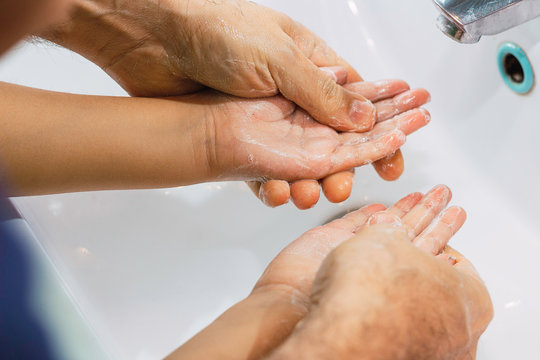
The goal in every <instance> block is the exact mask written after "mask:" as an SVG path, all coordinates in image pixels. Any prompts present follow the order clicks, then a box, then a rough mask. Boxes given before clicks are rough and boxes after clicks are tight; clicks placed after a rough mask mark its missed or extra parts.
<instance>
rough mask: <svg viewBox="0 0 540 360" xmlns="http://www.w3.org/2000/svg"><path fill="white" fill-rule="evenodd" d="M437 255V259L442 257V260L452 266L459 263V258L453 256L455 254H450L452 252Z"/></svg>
mask: <svg viewBox="0 0 540 360" xmlns="http://www.w3.org/2000/svg"><path fill="white" fill-rule="evenodd" d="M436 257H437V259H440V260H442V261H444V262H446V263H448V264H450V265H451V266H454V265H456V263H457V258H456V257H455V256H453V255H450V254H445V253H443V254H439V255H437V256H436Z"/></svg>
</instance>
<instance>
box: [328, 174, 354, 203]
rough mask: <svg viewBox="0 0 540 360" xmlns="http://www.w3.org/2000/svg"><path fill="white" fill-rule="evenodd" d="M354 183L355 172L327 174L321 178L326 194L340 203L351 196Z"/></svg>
mask: <svg viewBox="0 0 540 360" xmlns="http://www.w3.org/2000/svg"><path fill="white" fill-rule="evenodd" d="M353 184H354V173H352V172H351V171H343V172H340V173H337V174H333V175H330V176H327V177H326V178H324V179H323V180H321V185H322V189H323V192H324V195H325V196H326V198H327V199H328V201H330V202H332V203H340V202H343V201H345V200H347V199H348V198H349V197H350V196H351V192H352V187H353Z"/></svg>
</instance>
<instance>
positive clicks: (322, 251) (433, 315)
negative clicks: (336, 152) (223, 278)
mask: <svg viewBox="0 0 540 360" xmlns="http://www.w3.org/2000/svg"><path fill="white" fill-rule="evenodd" d="M450 198H451V193H450V191H449V189H448V188H446V187H445V186H437V187H435V188H434V189H433V190H431V191H430V192H429V193H427V194H426V195H425V196H422V194H420V193H414V194H411V195H409V196H407V197H405V198H403V199H402V200H400V201H399V202H397V203H396V204H395V205H393V206H392V207H390V208H389V209H387V210H386V208H385V207H384V206H383V205H378V204H375V205H369V206H366V207H364V208H362V209H360V210H357V211H354V212H352V213H350V214H348V215H346V216H345V217H343V218H341V219H338V220H335V221H332V222H331V223H328V224H326V225H323V226H320V227H317V228H314V229H312V230H310V231H308V232H306V233H305V234H303V235H302V236H301V237H300V238H298V239H297V240H295V241H294V242H292V243H291V244H290V245H289V246H287V247H286V248H285V249H284V250H283V251H281V253H280V254H279V255H278V256H277V257H276V258H275V259H274V260H273V261H272V262H271V263H270V265H269V266H268V267H267V269H266V271H265V272H264V274H263V275H262V276H261V278H260V280H259V281H258V282H257V284H256V285H255V288H254V289H253V292H252V293H251V294H250V295H249V296H248V297H247V298H246V299H245V300H243V301H242V302H240V303H239V304H237V305H235V306H234V307H232V308H231V309H230V310H228V311H227V312H226V313H225V314H224V315H222V316H221V317H220V318H219V319H217V320H216V321H215V322H214V323H212V324H211V325H210V326H208V327H207V328H206V329H205V330H203V331H202V332H201V333H199V334H198V335H197V336H196V337H194V338H193V339H192V340H190V341H189V342H188V343H187V344H185V345H184V346H182V347H181V348H179V349H178V350H177V351H175V352H174V353H173V354H172V355H171V358H183V359H186V358H187V359H189V358H194V359H196V358H200V357H201V355H202V354H204V356H205V358H208V359H212V358H220V359H259V358H261V357H263V356H265V355H268V354H269V353H270V352H272V351H274V352H273V354H272V355H271V356H270V357H269V358H270V359H274V358H278V359H281V358H284V359H297V358H299V359H302V358H304V357H305V358H309V359H319V358H325V359H326V358H329V359H342V358H343V359H348V358H356V357H354V355H355V354H344V353H340V352H338V350H340V349H342V348H345V346H348V347H347V348H350V349H355V347H358V348H363V347H366V348H368V347H369V345H370V344H369V342H370V341H372V340H374V337H375V335H377V334H379V332H377V333H374V336H373V337H371V338H368V337H365V336H361V335H359V334H356V332H355V330H357V329H359V328H360V327H359V326H360V325H362V324H364V323H365V324H368V325H372V324H370V321H373V320H376V319H374V316H379V314H380V313H381V312H383V314H382V315H381V318H380V319H381V321H383V320H387V319H388V316H387V315H388V313H387V314H385V313H384V308H383V309H381V306H382V305H385V304H387V303H388V302H390V303H392V306H391V307H388V308H387V310H388V312H389V313H390V314H389V315H392V314H394V315H395V316H396V319H399V320H400V321H393V322H390V323H389V324H387V325H388V328H386V329H384V330H385V331H386V334H391V335H392V334H400V335H401V334H403V330H404V328H408V327H412V328H413V329H414V331H413V333H414V334H429V335H430V336H432V338H431V339H429V342H428V343H427V344H428V345H433V347H438V349H439V350H440V352H439V354H438V355H437V356H433V357H430V356H427V357H419V356H416V357H415V356H412V357H403V358H404V359H409V358H410V359H418V358H430V359H442V358H445V357H444V355H446V356H447V358H454V357H451V356H450V355H451V354H454V353H456V352H453V350H448V349H449V348H452V347H454V348H457V347H460V346H462V348H461V351H457V352H461V353H463V354H465V353H467V354H468V355H471V356H472V355H473V353H474V346H475V344H476V340H477V339H478V336H479V335H480V333H481V332H482V331H483V329H484V328H485V326H486V325H487V323H488V322H489V320H490V319H491V316H492V308H491V302H490V300H489V296H488V294H487V292H486V290H485V287H484V286H483V284H482V282H481V280H480V279H479V277H478V275H477V274H476V273H475V272H474V269H473V268H472V265H470V263H468V262H467V261H466V260H465V259H464V258H463V257H462V256H461V255H459V254H458V253H457V252H455V251H454V250H452V249H450V248H449V247H447V246H446V247H445V244H446V243H447V242H448V240H449V239H450V238H451V237H452V236H453V234H454V233H455V232H456V231H458V229H459V228H460V227H461V225H462V224H463V222H464V221H465V212H464V211H463V210H462V209H460V208H456V207H452V208H449V209H448V210H446V211H443V210H444V208H445V207H446V206H447V204H448V202H449V201H450ZM384 210H386V211H384ZM383 211H384V212H383ZM385 221H386V223H385ZM389 221H390V222H392V223H391V224H390V223H388V222H389ZM380 223H385V224H383V225H381V224H380ZM398 225H399V227H398ZM351 238H352V239H351ZM349 239H350V240H349ZM355 244H358V245H355ZM336 248H337V249H336ZM334 249H335V250H334ZM419 249H421V250H419ZM441 249H442V250H441ZM333 250H334V251H333ZM328 254H330V256H328ZM434 255H437V256H434ZM327 256H328V258H327ZM325 258H327V260H324V259H325ZM323 261H324V263H325V265H324V266H323V267H322V268H321V263H323ZM345 267H349V268H348V270H347V269H345ZM433 269H435V270H436V272H432V270H433ZM426 271H431V272H426ZM317 272H319V274H318V276H317ZM349 272H350V273H349ZM316 276H317V280H315V278H316ZM415 277H416V280H414V279H415ZM411 278H412V279H413V280H414V281H411ZM340 279H341V280H340ZM438 279H439V280H441V279H442V281H446V280H448V281H449V282H448V283H441V282H438ZM458 279H459V280H458ZM405 280H407V282H405V283H402V281H405ZM314 281H315V285H314ZM456 281H458V282H456ZM462 284H463V287H462ZM409 286H410V287H409ZM441 287H442V288H443V289H442V290H441ZM394 288H395V290H393V289H394ZM381 289H390V290H393V291H389V292H387V293H384V292H383V293H381ZM453 291H455V292H456V293H457V295H455V294H453V295H449V296H448V293H452V292H453ZM310 294H312V295H311V297H310ZM386 294H388V295H386ZM396 297H398V298H399V299H400V301H396V300H395V299H396ZM441 297H442V298H444V299H442V300H440V298H441ZM435 298H436V299H435ZM327 299H329V300H327ZM374 299H378V300H380V302H379V303H375V305H374V304H373V302H371V301H372V300H374ZM339 300H341V302H340V304H339V305H336V304H335V303H336V302H337V301H339ZM465 300H469V303H468V307H469V308H468V310H469V312H468V313H467V316H470V318H469V320H470V322H469V325H470V329H471V332H470V333H468V332H464V333H457V331H458V330H461V328H460V321H461V320H463V315H464V314H463V313H460V311H459V310H460V309H463V308H462V307H460V306H461V305H462V304H463V301H465ZM316 301H319V302H316ZM430 301H431V303H430ZM437 301H441V302H437ZM396 304H397V305H403V306H406V309H402V308H400V306H396ZM396 308H397V309H396ZM456 309H457V310H456ZM325 311H326V314H328V316H325V314H323V313H324V312H325ZM334 315H335V316H334ZM399 316H403V317H399ZM407 316H408V317H407ZM414 316H423V318H422V320H423V321H415V322H414V323H411V322H410V321H413V320H416V319H411V318H413V317H414ZM451 316H456V318H455V319H450V324H458V325H457V326H456V327H453V328H452V327H450V326H449V327H448V330H449V333H444V332H439V333H431V329H434V328H437V327H438V326H439V325H440V323H438V322H437V321H438V320H439V318H443V319H445V321H446V320H448V318H449V317H451ZM349 319H350V320H351V321H349ZM299 321H300V323H298V322H299ZM324 321H327V322H326V325H327V326H326V327H325V328H324V329H323V330H320V329H317V328H316V327H315V326H321V327H322V326H325V325H323V324H324ZM442 324H443V325H447V324H446V323H442ZM461 325H463V324H461ZM430 326H433V327H430ZM295 327H296V329H295ZM456 328H459V329H456ZM316 330H319V332H318V333H317V334H314V333H315V332H316ZM375 330H379V329H375ZM451 330H455V331H456V333H450V331H451ZM291 334H292V335H291ZM469 334H470V340H471V341H470V343H466V340H465V339H464V338H466V337H467V336H469ZM383 335H385V334H383ZM462 335H464V336H462ZM334 336H335V338H334ZM355 336H356V337H355ZM378 340H380V341H381V342H383V343H381V345H382V346H385V347H388V348H389V349H396V348H397V347H399V346H402V347H401V349H402V350H404V351H406V352H409V353H412V352H413V351H414V350H415V349H417V348H419V347H420V348H422V345H423V344H425V343H424V342H416V341H418V339H412V340H414V341H411V342H407V343H405V344H401V343H399V344H396V343H395V342H394V341H395V339H393V338H392V339H387V338H384V337H382V336H381V337H380V338H378ZM422 341H424V339H422ZM426 341H427V340H426ZM345 343H346V344H345ZM464 343H466V344H465V345H464ZM209 344H211V345H212V346H210V345H209ZM280 344H283V345H282V346H281V347H279V345H280ZM447 344H452V345H451V346H447ZM394 345H396V346H394ZM443 345H444V346H443ZM321 347H324V349H321ZM322 350H325V351H326V350H327V351H326V352H324V353H323V352H320V353H317V352H318V351H322ZM447 350H448V352H447V353H446V354H444V352H445V351H447ZM314 351H315V352H314ZM302 352H304V353H302ZM214 354H217V355H216V356H214ZM381 354H384V353H383V352H381ZM347 356H349V357H347ZM367 358H369V357H367ZM381 358H382V357H381ZM390 358H392V357H390ZM393 358H399V357H393ZM457 358H458V359H459V358H460V357H457ZM461 358H467V357H461Z"/></svg>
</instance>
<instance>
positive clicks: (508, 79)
mask: <svg viewBox="0 0 540 360" xmlns="http://www.w3.org/2000/svg"><path fill="white" fill-rule="evenodd" d="M508 56H514V57H515V58H516V59H517V61H518V62H519V65H521V68H522V70H523V80H522V81H515V80H514V79H513V78H512V76H511V74H509V73H508V71H507V69H506V65H505V62H506V59H507V57H508ZM497 63H498V65H499V72H500V73H501V77H502V78H503V80H504V82H505V83H506V85H507V86H508V87H509V88H510V89H512V90H513V91H515V92H517V93H518V94H527V93H528V92H530V91H531V90H532V88H533V86H534V71H533V68H532V66H531V62H530V61H529V58H528V57H527V54H525V51H523V49H522V48H520V47H519V46H518V45H516V44H514V43H511V42H507V43H504V44H502V45H501V46H500V47H499V53H498V55H497Z"/></svg>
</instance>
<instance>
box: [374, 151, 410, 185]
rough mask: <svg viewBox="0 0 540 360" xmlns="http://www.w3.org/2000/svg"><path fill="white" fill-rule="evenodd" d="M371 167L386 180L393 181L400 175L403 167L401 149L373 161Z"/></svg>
mask: <svg viewBox="0 0 540 360" xmlns="http://www.w3.org/2000/svg"><path fill="white" fill-rule="evenodd" d="M373 167H374V168H375V171H376V172H377V174H379V176H380V177H381V178H382V179H383V180H386V181H395V180H397V179H399V178H400V177H401V175H402V174H403V171H404V169H405V161H404V160H403V154H402V153H401V150H399V149H398V150H397V151H396V152H395V153H393V154H392V155H388V156H386V157H384V158H382V159H380V160H377V161H376V162H374V163H373Z"/></svg>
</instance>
